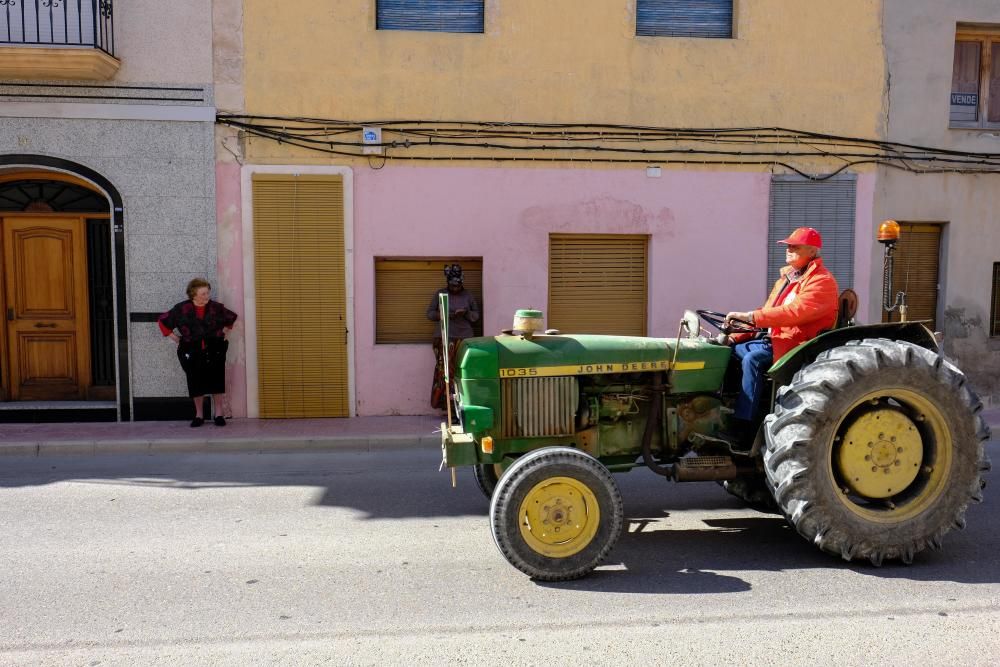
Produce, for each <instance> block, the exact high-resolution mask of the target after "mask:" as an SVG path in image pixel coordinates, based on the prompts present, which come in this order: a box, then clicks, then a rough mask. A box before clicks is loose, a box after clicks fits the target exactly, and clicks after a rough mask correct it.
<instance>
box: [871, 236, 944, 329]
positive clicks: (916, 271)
mask: <svg viewBox="0 0 1000 667" xmlns="http://www.w3.org/2000/svg"><path fill="white" fill-rule="evenodd" d="M940 249H941V225H915V224H901V225H900V235H899V243H898V244H896V254H895V257H894V262H893V272H892V298H893V299H895V298H896V294H898V293H899V292H906V305H907V306H908V310H907V314H906V319H907V320H910V321H917V320H929V321H930V322H932V324H931V328H932V329H934V328H935V327H936V324H937V323H936V316H937V297H938V258H939V256H940ZM886 315H887V316H886V317H884V318H883V319H885V320H886V321H891V322H898V321H899V311H898V310H896V311H893V312H892V313H888V314H886Z"/></svg>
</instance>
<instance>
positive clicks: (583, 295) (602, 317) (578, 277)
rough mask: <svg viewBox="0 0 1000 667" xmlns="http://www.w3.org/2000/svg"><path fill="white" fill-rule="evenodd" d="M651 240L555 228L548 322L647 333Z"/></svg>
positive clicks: (571, 329)
mask: <svg viewBox="0 0 1000 667" xmlns="http://www.w3.org/2000/svg"><path fill="white" fill-rule="evenodd" d="M648 240H649V237H648V236H644V235H632V234H551V235H550V236H549V312H548V326H550V327H552V328H555V329H559V330H560V331H563V332H565V333H594V334H609V335H623V336H645V335H646V247H647V244H648ZM531 305H532V304H525V307H528V306H531Z"/></svg>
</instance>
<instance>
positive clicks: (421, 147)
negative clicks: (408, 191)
mask: <svg viewBox="0 0 1000 667" xmlns="http://www.w3.org/2000/svg"><path fill="white" fill-rule="evenodd" d="M216 120H217V122H218V123H220V124H223V125H228V126H230V127H233V128H236V129H237V130H240V131H242V132H245V133H246V134H248V135H250V136H255V137H261V138H264V139H270V140H272V141H276V142H278V143H280V144H288V145H290V146H295V147H298V148H304V149H307V150H310V151H314V152H319V153H324V154H328V155H339V156H344V157H357V158H371V155H368V154H365V153H363V152H362V149H363V147H365V146H368V147H370V146H371V145H372V144H364V143H363V142H362V141H361V139H360V135H361V131H362V128H363V127H378V128H380V129H381V131H382V137H383V141H382V143H381V144H376V145H378V146H381V147H382V148H383V150H384V151H385V155H384V156H383V159H382V160H381V161H380V162H381V163H380V165H379V166H380V167H381V166H382V165H384V164H385V162H387V161H390V160H421V161H442V160H449V161H455V160H459V161H493V162H511V161H518V160H531V161H533V162H553V163H554V162H583V161H586V162H593V163H607V164H649V163H651V162H655V163H659V164H696V165H725V166H738V165H746V166H761V165H768V166H772V167H774V166H780V167H782V168H785V169H787V170H789V171H792V172H794V173H796V174H799V175H800V176H803V177H805V178H808V179H811V180H826V179H828V178H832V177H833V176H836V175H837V174H839V173H841V172H843V171H844V170H846V169H849V168H851V167H854V166H859V165H866V164H874V165H882V166H886V167H890V168H894V169H900V170H903V171H908V172H912V173H943V172H952V173H961V174H992V173H1000V154H997V153H972V152H966V151H956V150H948V149H939V148H931V147H926V146H918V145H914V144H905V143H899V142H892V141H884V140H879V139H866V138H858V137H845V136H839V135H833V134H823V133H819V132H809V131H804V130H792V129H788V128H780V127H735V128H667V127H651V126H641V125H618V124H587V123H537V124H536V123H508V122H502V123H498V122H486V121H423V120H382V121H365V122H358V121H344V120H334V119H322V118H307V117H284V116H239V115H230V114H219V115H218V116H217V118H216ZM352 135H354V136H356V137H358V138H357V139H354V138H353V137H352ZM386 137H394V138H392V139H391V140H387V139H386ZM750 147H753V148H754V150H747V149H748V148H750ZM389 149H393V152H392V155H389V154H388V151H389ZM428 151H432V153H428ZM557 153H558V154H557ZM809 160H811V161H812V164H811V165H810V166H815V161H817V160H818V161H824V162H829V161H836V162H837V168H835V169H832V170H831V171H829V172H827V173H824V174H812V173H808V171H807V169H809V166H807V164H806V163H807V161H809ZM373 166H374V165H373Z"/></svg>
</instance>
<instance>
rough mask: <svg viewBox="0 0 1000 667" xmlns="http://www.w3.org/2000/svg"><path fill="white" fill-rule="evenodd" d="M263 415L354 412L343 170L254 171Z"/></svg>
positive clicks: (254, 234)
mask: <svg viewBox="0 0 1000 667" xmlns="http://www.w3.org/2000/svg"><path fill="white" fill-rule="evenodd" d="M252 197H253V242H254V281H255V291H256V296H255V298H256V307H257V370H258V386H259V399H260V416H261V417H264V418H268V417H278V418H280V417H347V416H349V407H348V391H349V389H348V366H347V359H348V357H347V354H348V349H347V324H346V322H347V302H346V297H347V287H346V274H345V264H344V263H345V256H344V183H343V177H341V176H312V175H298V176H296V175H291V174H254V176H253V184H252Z"/></svg>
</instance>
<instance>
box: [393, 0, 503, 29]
mask: <svg viewBox="0 0 1000 667" xmlns="http://www.w3.org/2000/svg"><path fill="white" fill-rule="evenodd" d="M483 5H484V2H483V0H376V3H375V28H376V29H377V30H425V31H430V32H470V33H476V32H478V33H481V32H483V26H484V23H485V20H484V14H485V9H484V6H483Z"/></svg>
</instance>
